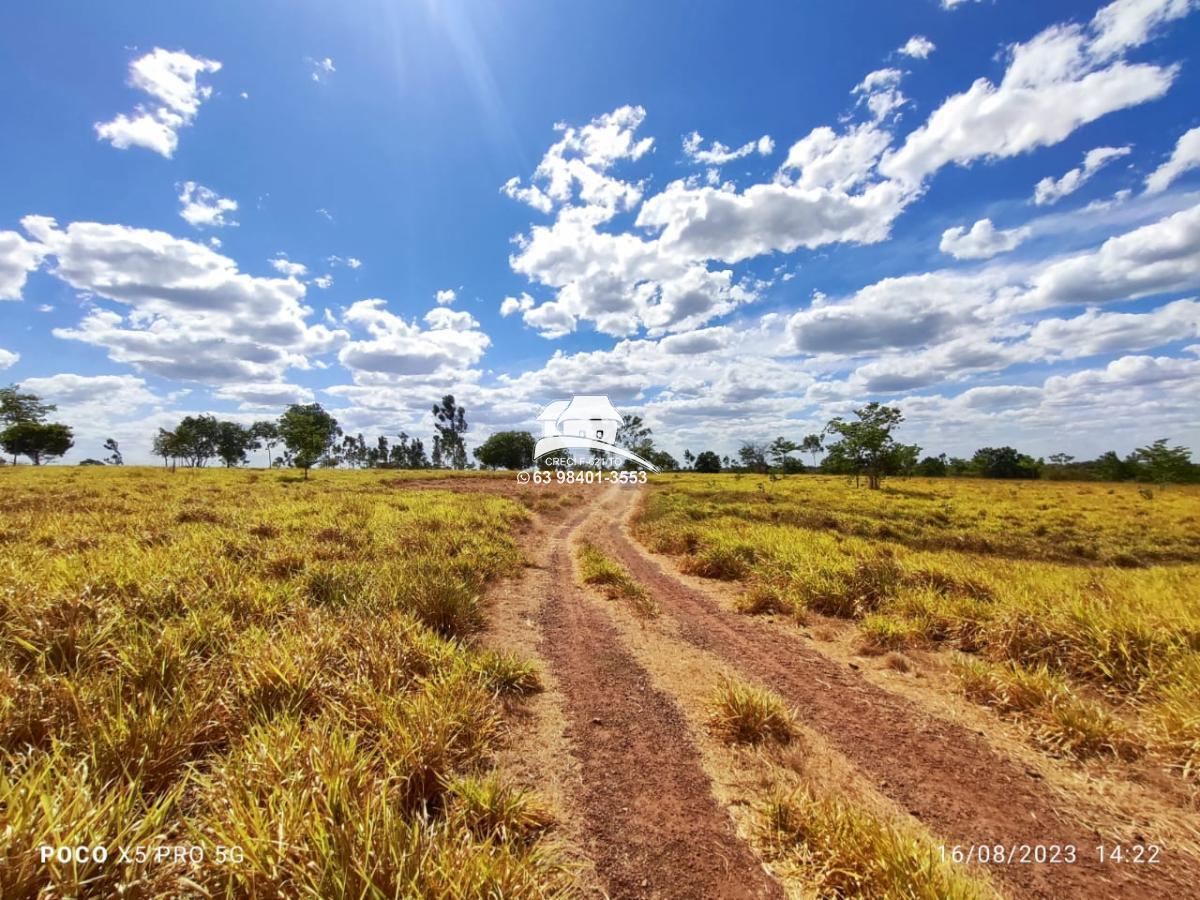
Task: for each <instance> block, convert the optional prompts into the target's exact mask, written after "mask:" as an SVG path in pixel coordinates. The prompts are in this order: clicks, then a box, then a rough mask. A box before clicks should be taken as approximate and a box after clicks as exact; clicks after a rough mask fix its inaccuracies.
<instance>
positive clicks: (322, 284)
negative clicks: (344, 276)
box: [312, 275, 333, 290]
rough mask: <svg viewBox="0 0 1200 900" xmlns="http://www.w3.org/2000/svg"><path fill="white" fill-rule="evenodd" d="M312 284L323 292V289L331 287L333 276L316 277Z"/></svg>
mask: <svg viewBox="0 0 1200 900" xmlns="http://www.w3.org/2000/svg"><path fill="white" fill-rule="evenodd" d="M312 283H313V284H314V285H315V286H316V287H319V288H320V289H321V290H325V289H327V288H330V287H332V286H333V276H332V275H318V276H317V277H316V278H314V279H313V280H312Z"/></svg>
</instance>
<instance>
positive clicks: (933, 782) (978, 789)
mask: <svg viewBox="0 0 1200 900" xmlns="http://www.w3.org/2000/svg"><path fill="white" fill-rule="evenodd" d="M635 499H636V495H635V494H632V493H631V494H630V496H629V497H624V496H621V495H619V494H610V495H609V496H608V497H605V498H604V500H603V501H602V504H601V506H602V510H607V511H608V513H609V515H607V516H605V519H606V521H607V524H606V525H605V528H604V535H605V541H604V543H605V544H607V545H608V547H609V549H610V550H611V551H612V553H613V555H614V556H615V557H616V558H617V559H618V560H619V561H620V562H621V563H622V564H623V565H625V566H626V568H628V569H629V570H630V572H631V573H632V574H633V576H634V577H635V578H636V579H637V581H638V582H639V583H640V584H641V585H642V586H643V587H645V588H646V589H647V590H648V591H649V592H650V593H651V595H652V596H653V598H654V599H655V600H656V601H657V602H658V603H659V605H660V607H661V609H662V611H663V612H664V613H666V614H667V615H669V616H671V617H672V618H673V619H674V620H675V621H676V623H677V625H678V628H679V635H680V637H681V638H682V639H683V640H684V641H686V642H688V643H690V644H692V645H693V646H696V647H699V648H701V649H704V650H707V651H709V652H711V653H713V654H715V655H717V656H719V657H721V658H722V659H724V660H726V661H727V662H729V663H730V664H732V665H733V666H734V667H736V668H738V669H740V670H741V671H742V672H744V673H746V674H748V675H751V676H753V677H754V678H756V679H758V680H760V681H762V682H764V683H765V684H768V685H771V686H772V687H773V688H774V689H775V690H776V691H777V692H778V693H779V694H781V695H782V696H783V697H784V698H785V699H786V700H787V701H788V702H789V703H791V704H793V705H794V706H796V707H797V708H798V709H799V711H800V713H801V715H802V717H803V718H804V720H805V722H806V723H807V724H808V725H809V726H811V727H812V728H814V729H816V730H818V731H820V732H821V733H822V734H823V735H824V736H825V737H826V738H827V739H828V740H829V742H830V744H831V745H832V746H833V747H835V748H836V749H837V750H838V751H839V752H841V753H842V754H843V755H844V756H845V757H846V758H847V759H849V760H850V761H851V762H852V763H854V764H855V765H856V766H857V767H858V768H859V769H860V770H862V771H863V772H865V773H867V774H869V775H870V777H871V778H872V779H873V780H874V782H875V783H876V784H881V785H882V787H881V788H880V790H881V792H882V793H883V794H885V795H886V796H888V797H890V798H891V799H893V800H894V801H896V802H897V803H899V804H900V805H902V806H903V808H905V809H907V810H908V811H909V812H910V814H911V815H913V816H914V817H915V818H917V819H919V820H920V821H921V822H923V823H924V824H925V825H927V826H928V827H929V828H930V829H931V830H932V831H933V832H934V833H935V834H938V835H939V836H941V837H942V838H944V839H945V840H946V842H947V844H960V845H970V844H988V845H995V844H1006V845H1010V846H1011V845H1021V844H1071V845H1074V846H1076V847H1077V848H1078V862H1077V863H1075V864H1073V865H1066V864H1062V865H1000V866H993V867H991V868H990V869H989V872H990V873H991V874H992V875H993V876H994V877H995V878H996V880H997V881H998V882H999V883H1000V884H1001V885H1002V886H1003V887H1004V888H1005V889H1006V890H1010V891H1012V892H1013V893H1014V894H1015V895H1017V896H1023V897H1024V896H1029V897H1046V898H1064V897H1088V898H1091V897H1122V898H1128V897H1139V898H1140V897H1162V896H1171V895H1174V896H1179V897H1184V896H1191V895H1192V894H1193V891H1194V888H1195V885H1196V884H1197V883H1198V882H1200V871H1198V870H1197V866H1196V864H1195V862H1194V861H1193V860H1192V859H1191V858H1190V857H1183V856H1178V855H1177V856H1175V857H1172V856H1171V854H1170V848H1169V844H1168V846H1167V847H1166V849H1165V850H1164V853H1163V862H1162V863H1161V864H1159V865H1154V866H1147V865H1140V866H1130V865H1121V864H1113V863H1109V864H1101V863H1100V862H1099V861H1098V859H1097V852H1096V845H1097V844H1098V843H1100V836H1099V835H1098V834H1097V833H1095V832H1093V831H1090V830H1088V829H1086V828H1084V827H1083V826H1081V825H1079V824H1078V823H1076V822H1073V821H1071V820H1070V818H1068V817H1067V816H1066V815H1064V814H1062V813H1060V812H1059V811H1058V810H1056V809H1055V808H1054V806H1053V802H1052V798H1051V797H1050V795H1049V794H1048V792H1046V791H1045V790H1041V789H1039V786H1038V785H1037V783H1036V782H1035V781H1033V780H1032V779H1031V778H1030V776H1029V775H1028V774H1027V773H1026V772H1025V771H1024V770H1023V769H1022V768H1020V767H1018V766H1017V765H1016V764H1014V762H1013V761H1011V760H1009V759H1008V758H1006V757H1003V756H1001V755H999V754H997V753H996V752H995V751H994V750H993V749H992V748H991V747H989V746H988V744H987V743H986V742H985V741H984V740H983V739H982V738H981V737H980V736H979V735H977V734H975V733H974V732H972V731H969V730H967V729H965V728H963V727H961V726H959V725H955V724H953V723H951V722H947V721H945V720H942V719H940V718H937V717H935V716H933V715H931V714H930V713H929V712H927V711H925V710H923V709H921V708H920V707H918V706H917V705H916V704H914V703H913V702H912V701H910V700H907V699H906V698H903V697H900V696H898V695H895V694H892V693H889V692H888V691H886V690H884V689H882V688H880V687H877V686H875V685H873V684H871V683H870V682H868V681H866V680H865V679H863V678H861V677H859V676H858V675H856V674H854V672H853V671H852V670H848V669H846V668H845V667H844V666H842V665H840V664H839V663H837V662H835V661H834V660H831V659H829V658H828V657H826V656H824V655H822V654H821V653H819V652H818V651H816V650H814V649H813V648H812V647H810V646H808V645H806V644H805V643H803V642H802V641H800V640H799V639H798V638H796V637H794V636H793V635H790V634H788V633H786V632H784V631H783V630H781V629H779V628H778V627H777V626H772V625H771V624H770V623H766V622H763V621H760V620H756V619H754V618H753V617H749V616H741V615H738V614H736V613H730V612H728V611H726V610H725V609H723V608H721V607H720V606H719V605H718V604H717V603H716V602H715V601H713V600H712V599H710V598H709V597H706V596H704V595H703V594H702V593H701V592H699V591H697V590H695V589H693V588H692V587H690V586H688V585H687V584H685V583H684V582H683V581H681V580H680V579H679V578H677V577H676V576H674V575H673V574H671V573H670V572H668V571H666V570H665V569H664V568H663V567H662V566H660V565H659V563H658V562H656V561H655V560H654V559H652V558H651V557H650V555H649V554H648V553H647V552H646V551H645V550H644V549H643V548H641V547H640V546H639V545H637V544H636V542H635V541H634V540H633V539H632V538H630V536H629V535H628V533H627V529H626V527H625V519H626V518H627V517H628V514H630V513H631V512H632V510H633V508H634V501H635ZM1159 843H1162V842H1161V841H1159Z"/></svg>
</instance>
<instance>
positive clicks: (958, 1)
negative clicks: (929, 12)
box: [942, 0, 979, 9]
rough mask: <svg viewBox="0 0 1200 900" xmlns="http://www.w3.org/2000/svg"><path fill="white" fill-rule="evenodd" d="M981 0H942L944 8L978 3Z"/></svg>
mask: <svg viewBox="0 0 1200 900" xmlns="http://www.w3.org/2000/svg"><path fill="white" fill-rule="evenodd" d="M978 2H979V0H942V9H954V8H955V7H956V6H962V5H963V4H964V3H978Z"/></svg>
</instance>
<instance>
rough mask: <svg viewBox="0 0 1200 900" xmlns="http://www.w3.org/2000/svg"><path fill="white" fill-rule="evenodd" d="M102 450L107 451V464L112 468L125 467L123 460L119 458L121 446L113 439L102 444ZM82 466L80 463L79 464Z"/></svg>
mask: <svg viewBox="0 0 1200 900" xmlns="http://www.w3.org/2000/svg"><path fill="white" fill-rule="evenodd" d="M104 449H105V450H107V451H108V459H107V462H108V463H109V464H110V465H114V466H123V465H125V458H124V457H123V456H121V445H120V444H118V443H117V442H116V440H114V439H113V438H109V439H108V440H106V441H105V442H104ZM80 465H82V463H81V464H80Z"/></svg>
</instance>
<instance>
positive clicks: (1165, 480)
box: [1133, 438, 1194, 484]
mask: <svg viewBox="0 0 1200 900" xmlns="http://www.w3.org/2000/svg"><path fill="white" fill-rule="evenodd" d="M1133 455H1134V458H1135V459H1136V460H1137V461H1138V463H1140V464H1141V465H1142V466H1144V467H1145V469H1146V471H1147V474H1149V476H1150V480H1151V481H1153V482H1155V483H1156V484H1171V483H1174V484H1180V483H1183V482H1188V481H1192V480H1193V476H1194V472H1193V470H1192V451H1191V450H1189V449H1188V448H1187V447H1183V446H1176V447H1168V446H1167V439H1166V438H1159V439H1158V440H1157V441H1155V442H1154V443H1153V444H1151V445H1150V446H1149V447H1138V449H1137V450H1135V451H1134V452H1133Z"/></svg>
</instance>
